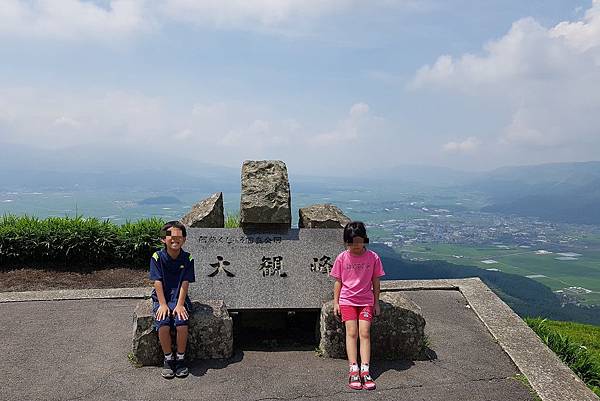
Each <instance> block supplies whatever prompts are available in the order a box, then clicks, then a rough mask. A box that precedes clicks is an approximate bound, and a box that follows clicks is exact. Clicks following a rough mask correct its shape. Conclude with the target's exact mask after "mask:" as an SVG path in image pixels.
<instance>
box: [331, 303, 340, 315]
mask: <svg viewBox="0 0 600 401" xmlns="http://www.w3.org/2000/svg"><path fill="white" fill-rule="evenodd" d="M333 314H334V315H335V316H342V313H341V312H340V304H338V303H337V302H334V303H333Z"/></svg>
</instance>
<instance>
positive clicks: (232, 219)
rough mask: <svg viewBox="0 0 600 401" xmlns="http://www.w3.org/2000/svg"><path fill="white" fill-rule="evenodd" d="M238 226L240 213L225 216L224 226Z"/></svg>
mask: <svg viewBox="0 0 600 401" xmlns="http://www.w3.org/2000/svg"><path fill="white" fill-rule="evenodd" d="M239 226H240V214H239V213H233V214H228V215H227V216H226V217H225V228H238V227H239Z"/></svg>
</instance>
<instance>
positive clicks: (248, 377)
mask: <svg viewBox="0 0 600 401" xmlns="http://www.w3.org/2000/svg"><path fill="white" fill-rule="evenodd" d="M403 295H405V296H407V298H409V299H411V300H413V301H414V302H416V303H417V304H419V305H420V306H421V307H422V309H423V313H424V315H425V318H426V320H427V326H426V333H427V335H428V336H429V338H430V341H431V348H432V349H433V350H434V351H435V353H436V354H437V359H435V360H433V361H415V362H402V361H400V362H384V361H381V362H376V361H373V362H372V366H373V375H374V376H375V377H376V379H377V384H378V389H377V390H376V391H373V392H368V393H367V392H358V393H355V392H352V391H351V390H349V389H347V387H346V380H347V379H346V369H347V365H346V361H344V360H335V359H323V358H320V357H318V356H317V355H316V353H315V352H314V350H313V349H303V350H285V351H277V352H267V351H250V350H238V351H237V352H236V354H235V356H234V357H233V358H232V359H230V360H227V361H202V362H199V363H195V364H194V365H193V366H192V374H191V375H190V377H188V378H187V379H183V380H182V379H175V380H171V381H167V380H164V379H162V378H161V377H160V369H159V368H155V367H145V368H134V367H133V366H131V365H130V364H129V362H128V360H127V356H126V355H127V353H128V352H129V349H130V346H131V334H132V332H131V330H132V320H131V319H132V312H133V308H134V306H135V304H136V303H137V300H136V299H101V300H93V299H90V300H64V301H45V302H38V301H30V302H13V303H2V304H0V315H1V316H2V322H3V324H2V325H1V326H0V338H2V340H1V341H0V352H1V354H2V355H3V358H2V360H3V362H2V363H1V364H0V377H2V387H1V388H0V400H15V399H27V400H32V401H33V400H75V399H85V400H139V399H165V400H168V399H178V400H181V399H192V400H204V399H206V400H269V399H305V398H306V399H308V398H310V399H312V400H314V399H317V400H321V399H322V400H325V399H328V400H329V399H333V400H342V399H343V400H348V399H350V400H352V399H358V398H361V399H372V400H384V399H385V400H390V399H394V400H449V401H452V400H498V401H500V400H502V401H510V400H519V401H527V400H534V398H533V396H532V394H531V393H530V390H529V389H528V388H527V387H525V386H524V385H523V384H522V383H520V382H519V381H517V380H515V379H514V377H515V375H516V374H517V373H519V371H518V369H517V368H516V366H515V365H514V364H513V363H512V361H511V359H510V358H509V356H508V355H507V354H506V353H505V352H504V351H503V350H502V348H501V347H500V346H499V345H498V344H497V343H496V341H495V340H494V338H493V337H492V336H491V335H490V334H489V332H488V330H487V328H486V327H485V326H484V325H483V324H482V323H481V321H480V320H479V318H478V316H477V315H476V314H475V313H474V312H473V310H472V309H471V308H468V307H467V306H468V303H467V301H466V299H465V298H464V297H463V296H462V294H461V293H460V292H459V291H456V290H444V289H440V290H414V291H404V292H403Z"/></svg>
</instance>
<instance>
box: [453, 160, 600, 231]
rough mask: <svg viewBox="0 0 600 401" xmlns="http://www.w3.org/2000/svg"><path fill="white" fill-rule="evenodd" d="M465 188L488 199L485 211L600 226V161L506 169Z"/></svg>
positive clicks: (477, 180) (501, 169)
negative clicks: (488, 202) (480, 193)
mask: <svg viewBox="0 0 600 401" xmlns="http://www.w3.org/2000/svg"><path fill="white" fill-rule="evenodd" d="M464 188H465V190H469V191H479V192H482V193H484V194H486V195H487V196H488V198H489V201H490V204H489V205H488V206H486V207H484V208H483V209H482V211H485V212H493V213H502V214H515V215H522V216H536V217H540V218H543V219H545V220H550V221H558V222H569V223H579V224H600V162H596V161H594V162H584V163H556V164H543V165H537V166H523V167H505V168H500V169H497V170H494V171H491V172H489V173H486V174H485V175H484V176H482V177H479V178H477V179H476V180H474V181H472V182H471V183H469V184H468V185H465V186H464Z"/></svg>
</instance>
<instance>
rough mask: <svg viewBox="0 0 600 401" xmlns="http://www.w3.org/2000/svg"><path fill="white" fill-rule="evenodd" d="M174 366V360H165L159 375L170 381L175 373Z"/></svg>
mask: <svg viewBox="0 0 600 401" xmlns="http://www.w3.org/2000/svg"><path fill="white" fill-rule="evenodd" d="M174 365H175V360H170V361H168V360H166V359H165V362H164V364H163V368H162V371H161V372H160V375H161V376H162V377H164V378H165V379H172V378H174V377H175V371H174V369H173V368H174Z"/></svg>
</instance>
